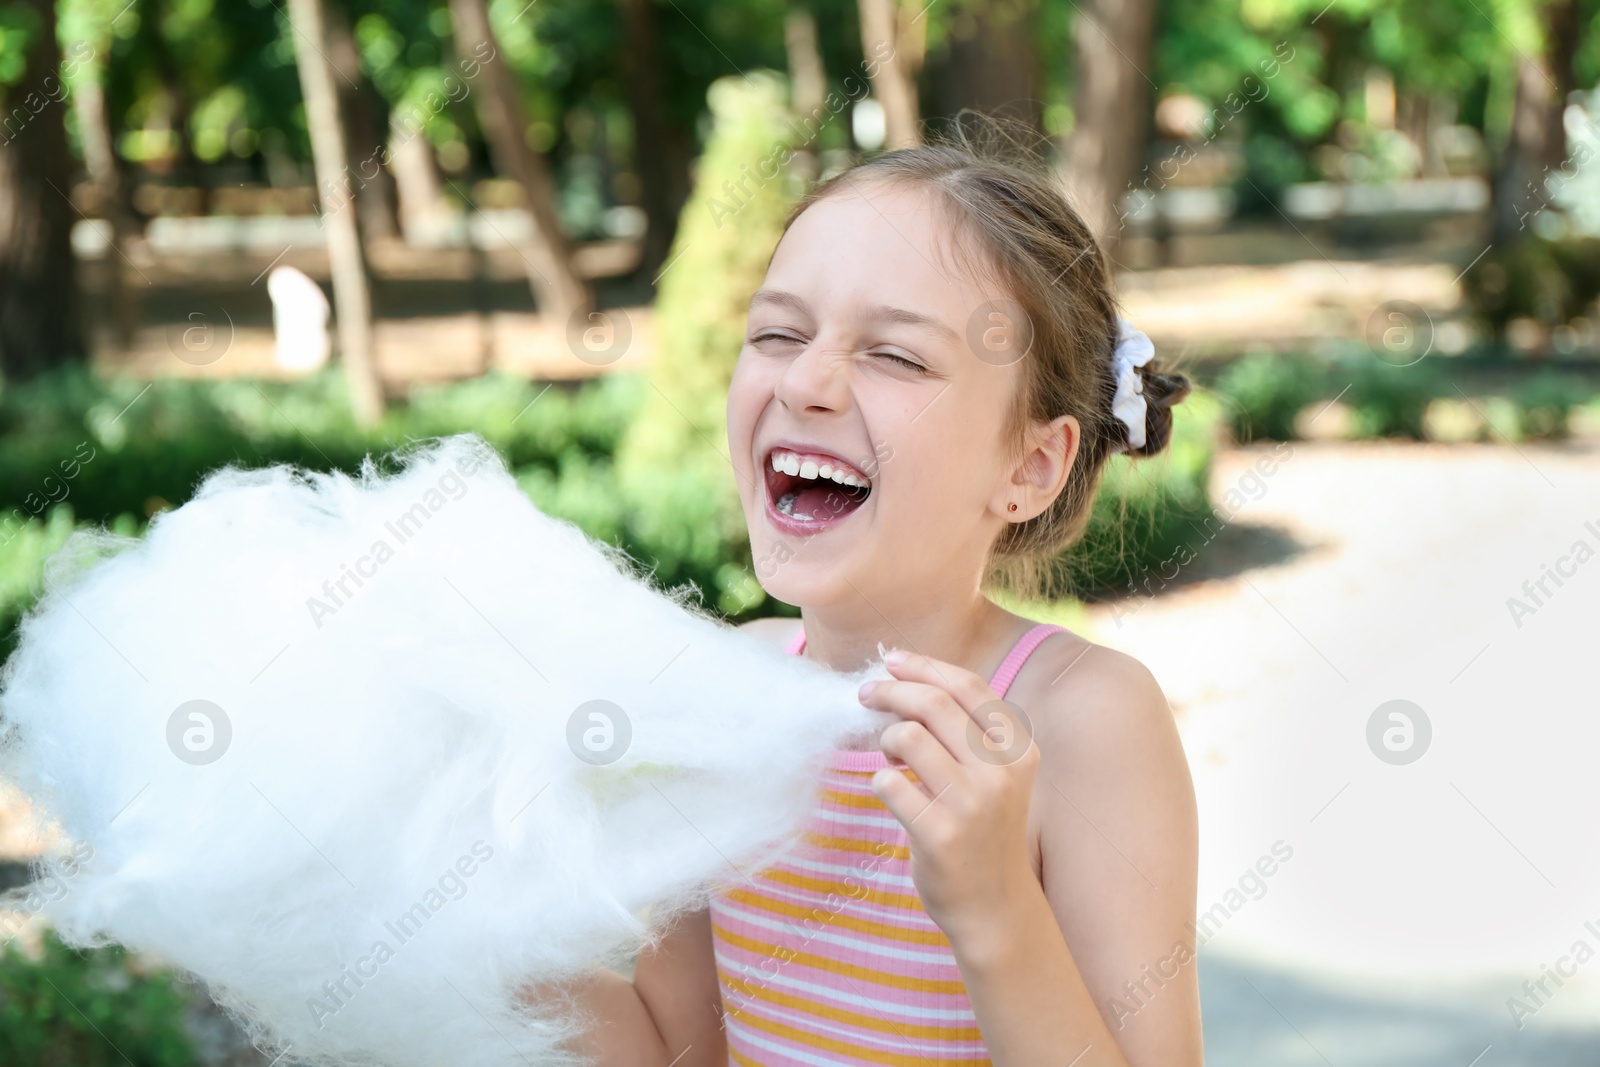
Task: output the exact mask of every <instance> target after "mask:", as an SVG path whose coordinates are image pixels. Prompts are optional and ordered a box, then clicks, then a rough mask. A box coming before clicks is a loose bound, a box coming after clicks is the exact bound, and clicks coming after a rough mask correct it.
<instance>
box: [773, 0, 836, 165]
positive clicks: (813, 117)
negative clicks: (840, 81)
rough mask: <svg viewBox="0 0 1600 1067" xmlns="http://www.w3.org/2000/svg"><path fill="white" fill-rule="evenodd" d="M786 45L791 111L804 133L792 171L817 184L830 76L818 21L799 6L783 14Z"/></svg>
mask: <svg viewBox="0 0 1600 1067" xmlns="http://www.w3.org/2000/svg"><path fill="white" fill-rule="evenodd" d="M783 45H784V51H785V53H786V54H787V56H788V59H789V110H790V111H791V112H793V113H794V116H795V119H796V120H797V121H798V123H799V127H798V128H799V130H800V132H801V133H802V134H803V139H802V140H800V143H799V144H797V145H795V158H794V163H793V169H794V170H795V172H796V173H798V174H800V175H801V177H803V178H804V179H805V180H806V181H808V182H810V181H815V180H816V178H817V175H818V174H819V173H821V170H822V167H821V163H820V161H819V159H818V155H817V135H818V134H819V133H820V132H821V130H822V124H823V121H824V120H825V119H826V118H827V116H826V115H824V114H823V110H822V106H823V104H824V102H825V101H826V100H827V97H828V75H827V71H826V70H825V68H824V67H823V65H822V53H821V52H820V51H819V50H818V48H817V20H816V19H815V18H813V17H812V15H811V12H810V11H808V10H807V9H805V8H804V7H801V6H800V5H799V4H797V3H792V2H791V3H790V5H789V10H788V11H787V12H785V14H784V17H783Z"/></svg>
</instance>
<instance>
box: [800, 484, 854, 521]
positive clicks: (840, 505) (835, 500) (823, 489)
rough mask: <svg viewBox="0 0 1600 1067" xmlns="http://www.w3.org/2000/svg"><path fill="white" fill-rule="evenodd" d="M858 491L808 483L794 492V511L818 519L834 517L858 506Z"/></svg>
mask: <svg viewBox="0 0 1600 1067" xmlns="http://www.w3.org/2000/svg"><path fill="white" fill-rule="evenodd" d="M859 492H860V490H856V491H855V492H850V491H847V490H844V489H840V488H839V487H838V486H821V485H808V486H806V487H805V488H804V489H801V490H799V491H798V492H797V493H796V494H795V498H794V513H795V514H796V515H810V516H811V517H812V518H813V519H815V520H819V521H821V520H825V519H835V518H838V517H839V516H840V515H843V514H845V513H846V512H849V511H854V510H855V509H856V508H857V507H859V506H860V504H861V500H860V498H859V497H858V496H857V495H856V494H857V493H859Z"/></svg>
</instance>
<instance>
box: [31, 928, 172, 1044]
mask: <svg viewBox="0 0 1600 1067" xmlns="http://www.w3.org/2000/svg"><path fill="white" fill-rule="evenodd" d="M188 1004H189V1000H188V997H187V995H186V991H185V989H184V988H183V987H182V986H181V985H180V984H179V983H178V981H177V980H176V979H175V978H174V977H173V976H172V975H171V974H170V973H169V972H165V971H160V970H155V971H148V970H147V969H145V968H144V967H141V966H139V965H138V964H136V962H135V961H134V960H133V959H132V958H131V957H129V956H128V954H127V952H126V951H125V950H123V949H122V948H120V947H118V946H109V947H105V948H96V949H90V950H88V951H86V952H78V951H75V950H73V949H71V948H68V947H67V946H66V945H65V944H63V943H62V942H61V940H60V938H59V937H57V936H56V933H55V931H53V930H50V929H48V928H46V929H45V930H44V931H43V936H42V938H41V951H40V954H39V957H38V958H37V959H35V958H33V957H32V956H30V955H29V954H27V953H25V952H23V951H21V950H20V949H19V948H18V947H17V945H16V942H15V941H14V940H13V941H11V942H8V943H7V944H6V946H5V950H4V952H3V953H0V1063H4V1064H7V1065H15V1067H130V1065H131V1067H191V1065H193V1064H195V1063H198V1062H199V1060H198V1057H197V1055H196V1053H195V1049H194V1047H193V1045H192V1044H191V1043H190V1040H189V1037H188V1034H187V1033H186V1031H185V1029H184V1025H183V1018H184V1013H185V1011H186V1009H187V1007H188Z"/></svg>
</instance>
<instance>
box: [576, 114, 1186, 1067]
mask: <svg viewBox="0 0 1600 1067" xmlns="http://www.w3.org/2000/svg"><path fill="white" fill-rule="evenodd" d="M1149 357H1150V351H1149V349H1148V342H1147V341H1145V340H1144V338H1143V335H1142V334H1137V333H1133V332H1131V331H1130V330H1128V329H1127V328H1126V327H1125V326H1123V327H1122V328H1120V330H1119V320H1118V318H1117V314H1116V308H1115V302H1114V298H1113V295H1112V292H1111V289H1110V281H1109V275H1108V271H1107V267H1106V261H1105V257H1104V255H1103V253H1102V252H1101V250H1100V249H1099V247H1098V246H1097V244H1096V242H1095V240H1094V238H1093V237H1092V236H1091V234H1090V232H1089V230H1088V229H1087V227H1086V226H1085V224H1084V223H1083V221H1082V220H1081V219H1080V218H1079V216H1078V215H1077V214H1076V213H1075V212H1074V211H1073V210H1072V209H1071V207H1069V206H1068V204H1067V203H1066V201H1065V200H1064V199H1063V197H1062V196H1061V195H1060V193H1059V192H1057V191H1056V189H1055V187H1054V186H1053V185H1052V183H1051V182H1050V181H1049V180H1048V179H1047V178H1045V177H1042V176H1037V175H1035V174H1033V173H1031V172H1029V171H1027V170H1024V169H1022V168H1020V167H1018V166H1015V165H1013V164H1009V163H1003V162H1000V161H998V160H994V159H990V158H987V157H986V156H984V155H983V154H981V153H978V152H976V151H974V150H972V149H971V148H969V147H966V146H965V145H962V144H957V145H949V146H940V147H930V148H917V149H909V150H904V151H897V152H891V153H888V154H886V155H883V156H880V157H878V158H877V159H874V160H872V161H870V162H867V163H864V164H861V165H859V166H856V167H855V168H853V169H851V170H848V171H846V172H844V173H842V174H840V175H839V176H837V177H835V178H833V179H831V180H829V181H826V182H824V183H822V184H821V185H820V186H819V187H818V188H817V189H815V190H814V191H813V192H812V193H811V194H810V195H809V196H808V197H807V198H806V199H805V201H804V202H803V203H802V204H801V205H800V206H799V207H798V209H797V210H796V211H795V213H794V214H793V215H792V216H791V217H790V220H789V223H788V224H787V226H786V228H785V231H784V236H783V238H782V240H781V242H780V243H779V245H778V247H777V250H776V251H775V253H774V254H773V257H772V260H771V263H770V265H769V268H768V271H767V275H766V279H765V283H764V284H763V285H762V287H761V289H760V290H759V291H758V292H757V293H756V294H755V295H754V297H753V298H752V300H751V302H750V313H749V323H748V332H747V335H746V340H745V343H744V347H743V349H742V351H741V352H740V355H739V361H738V364H737V367H736V369H735V371H734V374H733V378H732V383H731V385H730V387H729V391H728V443H729V447H730V450H731V457H732V463H733V467H734V469H735V473H736V476H737V478H738V485H739V491H740V493H741V497H742V501H743V505H744V511H745V517H746V520H747V522H748V525H749V530H750V542H751V548H752V551H753V556H754V559H755V560H756V561H757V563H758V571H759V574H760V578H761V581H762V584H763V586H764V587H765V588H766V590H767V591H768V592H769V593H770V594H772V595H773V596H774V597H776V598H778V599H779V600H783V601H786V602H788V603H791V604H796V605H799V607H800V609H801V620H800V622H799V623H798V624H797V623H796V622H795V621H794V620H792V619H790V620H784V619H766V620H761V621H760V622H757V623H752V624H751V629H753V630H754V631H755V632H756V633H758V634H760V635H761V636H763V637H766V638H768V639H770V640H772V641H774V642H778V643H781V644H783V645H785V646H786V647H787V648H788V649H789V651H791V652H792V653H794V654H797V655H804V656H808V657H810V658H812V659H814V660H818V661H820V662H822V663H824V664H827V665H828V666H830V667H833V668H835V669H839V670H851V669H855V668H856V667H859V666H861V665H862V664H864V663H865V662H866V661H868V660H870V659H873V658H875V656H876V653H877V649H878V646H879V643H880V642H881V643H882V644H883V645H884V646H886V647H888V648H891V649H893V650H894V651H893V652H892V653H891V654H890V655H889V657H888V659H887V666H888V669H889V672H890V674H892V676H893V680H892V681H885V682H879V683H877V684H875V685H873V684H870V683H869V684H868V685H867V686H865V687H863V689H862V692H861V701H862V703H863V704H865V705H867V706H869V707H872V708H877V709H881V710H886V711H890V712H893V713H895V714H897V715H898V716H899V721H897V722H895V723H894V724H893V725H891V726H889V727H888V728H886V729H885V730H884V731H883V732H882V735H881V738H880V739H879V742H878V746H879V747H878V748H876V749H870V750H866V751H845V750H840V751H838V752H836V753H835V754H834V757H833V759H832V765H831V766H830V768H829V770H828V772H827V775H826V780H825V781H824V782H823V789H822V797H821V800H820V801H819V805H818V807H817V809H816V812H815V814H814V815H813V818H812V821H811V825H810V827H809V830H810V832H809V833H808V834H807V842H806V846H805V848H804V849H802V850H800V851H798V852H797V853H795V854H794V858H793V859H792V861H789V862H784V863H780V864H777V865H776V866H774V867H773V868H771V869H769V870H766V871H762V872H759V873H755V872H747V873H750V874H751V877H748V878H746V879H744V880H741V881H739V882H738V884H736V885H735V886H734V887H733V888H731V889H729V890H727V891H726V892H725V893H724V894H722V895H720V896H718V897H717V898H716V899H715V900H714V902H713V903H712V906H711V907H710V908H709V909H707V910H706V911H703V912H701V913H699V914H697V915H694V916H691V917H689V918H688V919H686V920H684V921H681V922H680V923H678V924H677V925H676V926H675V927H674V929H673V930H672V932H670V933H669V934H668V935H667V936H666V938H665V939H664V940H663V941H662V942H661V944H660V946H659V947H658V948H657V949H656V950H654V951H652V952H649V953H646V954H644V955H642V956H641V958H640V959H639V961H638V964H637V967H636V969H635V973H634V976H633V979H632V981H631V982H630V981H628V980H626V979H624V978H622V977H621V976H619V975H616V974H613V973H610V972H603V973H601V974H599V975H597V976H595V977H594V979H593V980H592V981H589V982H587V983H586V984H585V985H584V986H583V988H582V989H581V990H580V996H581V997H582V1000H583V1002H584V1003H585V1004H586V1005H587V1006H588V1007H589V1008H590V1009H592V1011H593V1013H594V1017H595V1019H596V1020H597V1024H596V1025H595V1026H594V1027H593V1028H592V1029H591V1030H590V1031H589V1032H588V1033H587V1034H586V1035H585V1037H584V1040H583V1047H582V1048H581V1050H580V1051H582V1052H585V1053H587V1054H589V1055H591V1056H594V1057H596V1058H597V1060H598V1062H599V1063H601V1064H604V1065H607V1067H611V1065H615V1067H666V1065H668V1064H671V1065H674V1067H691V1065H694V1067H722V1065H724V1064H728V1063H730V1062H731V1063H733V1064H738V1065H741V1067H753V1065H762V1067H800V1065H817V1064H905V1065H908V1067H909V1065H915V1064H933V1063H953V1062H963V1063H994V1064H996V1065H1004V1067H1042V1065H1045V1064H1057V1065H1061V1067H1066V1065H1068V1064H1072V1065H1076V1067H1090V1065H1095V1067H1100V1065H1127V1064H1137V1065H1141V1067H1186V1065H1198V1064H1200V1062H1201V1042H1200V1020H1199V1015H1200V1010H1199V995H1198V984H1197V981H1196V976H1195V966H1194V944H1193V939H1192V937H1191V935H1190V924H1191V923H1192V921H1193V919H1194V910H1195V882H1196V866H1197V834H1198V832H1197V826H1196V823H1197V819H1196V812H1195V801H1194V791H1193V787H1192V784H1191V781H1190V777H1189V770H1188V765H1187V763H1186V762H1185V758H1184V753H1183V750H1182V747H1181V746H1180V744H1179V740H1178V735H1177V731H1176V728H1175V726H1174V723H1173V719H1172V714H1171V711H1170V709H1169V708H1168V706H1167V703H1166V700H1165V698H1164V696H1163V695H1162V692H1161V689H1160V688H1159V686H1158V685H1157V684H1156V682H1155V680H1154V679H1153V678H1152V676H1151V675H1150V672H1149V671H1148V670H1147V669H1146V668H1145V667H1144V666H1143V665H1141V664H1140V663H1139V662H1138V661H1137V660H1134V659H1132V658H1130V657H1128V656H1125V655H1122V654H1120V653H1117V652H1114V651H1112V650H1110V649H1107V648H1104V647H1102V646H1099V645H1095V644H1093V643H1091V642H1089V641H1087V640H1085V639H1084V638H1082V637H1080V636H1078V635H1076V634H1074V633H1072V632H1070V631H1068V630H1065V629H1063V628H1061V627H1057V626H1049V625H1036V624H1035V623H1033V622H1032V621H1031V620H1028V619H1025V618H1021V617H1019V616H1017V615H1014V614H1012V613H1011V612H1008V611H1006V610H1003V609H1002V608H1000V607H999V606H997V605H996V604H995V603H994V602H993V601H991V600H990V599H988V598H987V597H986V596H985V595H984V592H983V590H985V589H991V588H995V587H996V586H997V585H1000V584H1003V583H1009V584H1010V585H1011V587H1013V588H1022V589H1025V590H1033V589H1037V588H1038V586H1039V584H1040V575H1041V574H1042V573H1043V572H1044V566H1045V565H1046V564H1047V562H1048V560H1049V559H1050V558H1051V557H1052V556H1054V555H1056V554H1058V553H1059V552H1060V551H1061V550H1062V549H1063V548H1064V547H1065V546H1067V545H1069V544H1070V543H1072V542H1073V541H1074V540H1076V538H1077V537H1078V536H1080V535H1081V533H1082V531H1083V528H1084V526H1085V524H1086V522H1087V519H1088V514H1089V508H1090V505H1091V502H1092V500H1093V496H1094V491H1095V487H1096V484H1097V482H1098V479H1099V475H1100V472H1101V470H1102V468H1103V466H1104V464H1105V462H1106V460H1107V458H1108V457H1109V456H1111V455H1112V454H1115V453H1117V452H1121V451H1127V452H1130V453H1131V454H1133V455H1134V456H1149V455H1153V454H1154V453H1156V452H1159V451H1160V450H1161V449H1162V448H1164V447H1165V446H1166V444H1167V441H1168V439H1169V438H1170V436H1171V431H1172V415H1171V411H1170V408H1171V405H1172V404H1174V403H1176V402H1177V401H1179V400H1181V399H1182V397H1183V396H1184V395H1185V394H1186V393H1187V392H1188V389H1189V382H1188V380H1187V379H1186V378H1185V377H1183V376H1182V375H1167V374H1163V373H1161V372H1160V370H1159V363H1157V362H1155V361H1151V360H1150V359H1149ZM730 802H735V803H736V802H737V798H731V799H730Z"/></svg>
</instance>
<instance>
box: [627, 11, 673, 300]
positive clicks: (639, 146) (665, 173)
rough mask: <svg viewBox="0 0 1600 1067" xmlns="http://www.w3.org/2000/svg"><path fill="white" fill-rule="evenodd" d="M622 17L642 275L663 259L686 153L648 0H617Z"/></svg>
mask: <svg viewBox="0 0 1600 1067" xmlns="http://www.w3.org/2000/svg"><path fill="white" fill-rule="evenodd" d="M617 8H618V14H619V15H620V16H621V18H622V46H623V47H622V73H623V80H624V82H625V84H626V89H627V93H628V110H629V111H630V112H632V114H633V165H634V168H635V169H636V170H637V171H638V174H639V182H640V186H641V189H640V199H641V206H642V207H643V208H644V213H645V218H646V220H648V221H647V229H646V230H645V237H644V253H643V257H642V259H641V260H640V264H639V268H640V270H641V271H643V272H644V274H645V275H646V276H647V277H650V278H654V277H655V276H656V271H657V270H658V269H659V268H660V267H661V265H662V264H663V263H664V262H666V258H667V254H668V251H669V250H670V249H671V248H672V238H673V235H674V232H675V231H676V230H677V226H678V214H679V212H681V211H682V210H683V204H684V201H685V200H687V199H688V198H689V153H688V151H687V142H686V141H685V139H684V136H683V131H682V130H675V129H672V128H671V126H670V125H669V123H668V121H667V116H666V111H665V110H664V109H663V108H662V102H663V101H664V100H665V99H666V87H665V85H664V83H663V81H662V78H661V38H660V36H659V34H658V33H657V30H656V25H655V7H654V4H653V2H652V0H617Z"/></svg>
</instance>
